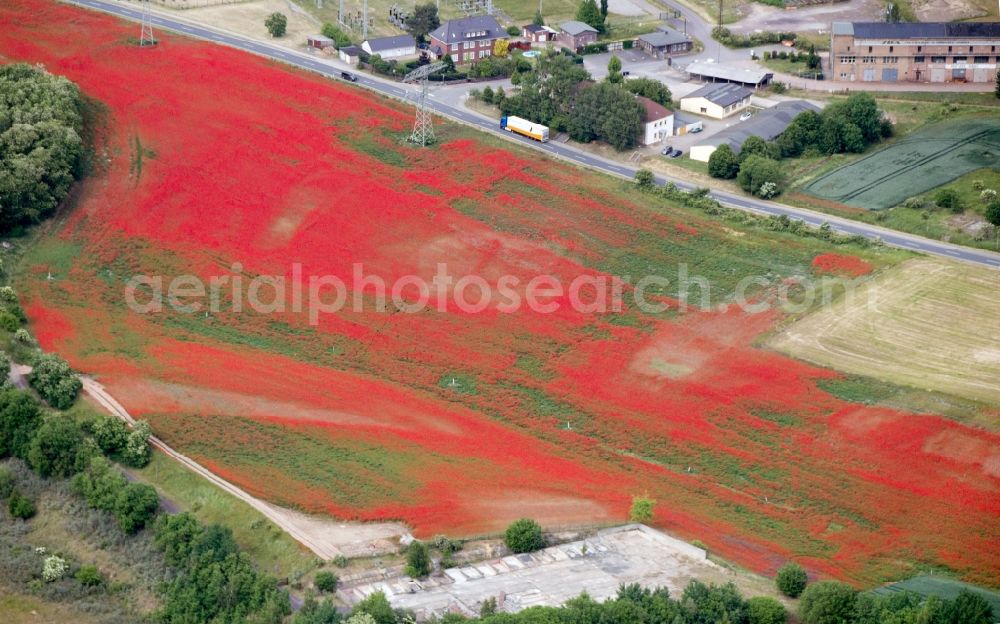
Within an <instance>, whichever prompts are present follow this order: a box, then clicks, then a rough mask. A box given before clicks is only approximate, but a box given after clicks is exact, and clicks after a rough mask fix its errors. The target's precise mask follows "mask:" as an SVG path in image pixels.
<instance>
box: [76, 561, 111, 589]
mask: <svg viewBox="0 0 1000 624" xmlns="http://www.w3.org/2000/svg"><path fill="white" fill-rule="evenodd" d="M73 577H74V578H75V579H76V581H77V582H78V583H80V584H81V585H83V586H84V587H97V586H98V585H100V584H101V583H103V582H104V577H103V576H101V571H100V570H98V569H97V566H92V565H85V566H80V569H79V570H77V571H76V574H74V575H73Z"/></svg>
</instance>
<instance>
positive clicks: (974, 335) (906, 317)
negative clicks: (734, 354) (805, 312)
mask: <svg viewBox="0 0 1000 624" xmlns="http://www.w3.org/2000/svg"><path fill="white" fill-rule="evenodd" d="M998 288H1000V272H997V271H992V270H989V269H981V268H978V267H973V266H969V265H965V264H960V263H955V262H948V261H944V260H932V259H917V260H910V261H908V262H905V263H903V264H901V265H899V266H898V267H895V268H893V269H890V270H889V271H887V272H885V273H883V274H882V275H881V276H879V277H878V278H876V279H874V280H872V281H871V282H868V283H867V284H865V285H864V286H862V287H861V288H860V289H859V290H858V291H857V292H855V293H854V297H853V301H852V300H851V299H850V298H847V297H844V298H841V299H840V300H838V301H836V302H834V304H833V305H830V306H828V307H826V308H825V309H822V310H820V311H818V312H815V313H813V314H810V315H809V316H806V317H805V318H803V319H802V320H800V321H798V322H796V323H794V324H792V325H790V326H789V327H788V328H787V329H786V330H785V331H783V332H781V333H780V334H777V335H776V336H775V337H774V338H773V339H772V340H771V341H770V346H771V347H772V348H774V349H776V350H778V351H782V352H784V353H787V354H790V355H793V356H795V357H798V358H802V359H804V360H807V361H810V362H814V363H816V364H821V365H823V366H829V367H831V368H835V369H837V370H840V371H844V372H848V373H854V374H859V375H867V376H870V377H875V378H878V379H882V380H885V381H889V382H892V383H897V384H903V385H909V386H914V387H917V388H921V389H925V390H936V391H940V392H946V393H950V394H956V395H960V396H964V397H968V398H973V399H978V400H981V401H985V402H988V403H994V404H996V403H1000V305H997V292H998Z"/></svg>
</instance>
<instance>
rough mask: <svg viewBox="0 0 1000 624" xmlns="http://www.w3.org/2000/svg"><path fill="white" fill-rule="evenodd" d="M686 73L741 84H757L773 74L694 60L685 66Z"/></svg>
mask: <svg viewBox="0 0 1000 624" xmlns="http://www.w3.org/2000/svg"><path fill="white" fill-rule="evenodd" d="M686 69H687V73H689V74H692V75H695V76H703V77H707V78H715V79H718V80H728V81H730V82H740V83H743V84H752V85H759V84H762V83H764V82H767V81H768V80H770V79H771V77H772V76H774V74H772V73H771V72H766V71H763V70H754V69H742V68H739V67H731V66H729V65H721V64H719V63H704V62H701V61H695V62H693V63H690V64H689V65H688V66H687V68H686Z"/></svg>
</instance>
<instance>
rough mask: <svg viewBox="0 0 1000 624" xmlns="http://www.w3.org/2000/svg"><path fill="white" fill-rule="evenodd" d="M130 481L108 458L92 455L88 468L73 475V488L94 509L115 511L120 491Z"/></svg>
mask: <svg viewBox="0 0 1000 624" xmlns="http://www.w3.org/2000/svg"><path fill="white" fill-rule="evenodd" d="M127 484H128V481H127V480H126V479H125V475H123V474H122V473H121V471H119V470H118V469H116V468H115V467H114V465H113V464H112V463H111V462H110V461H108V460H107V459H106V458H104V457H101V456H100V455H98V456H96V457H92V458H91V459H90V464H89V465H88V466H87V469H86V470H84V471H83V472H81V473H80V474H78V475H76V476H75V477H73V490H74V491H75V492H76V493H77V494H80V495H81V496H83V498H84V499H85V500H86V501H87V504H88V505H90V506H91V507H93V508H94V509H100V510H101V511H106V512H108V513H113V512H114V509H115V502H116V500H117V498H118V492H119V491H121V490H122V488H124V487H125V486H126V485H127Z"/></svg>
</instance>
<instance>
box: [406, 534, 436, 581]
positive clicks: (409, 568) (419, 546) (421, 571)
mask: <svg viewBox="0 0 1000 624" xmlns="http://www.w3.org/2000/svg"><path fill="white" fill-rule="evenodd" d="M430 573H431V556H430V552H428V550H427V544H425V543H423V542H421V541H420V540H413V541H412V542H410V545H409V546H407V547H406V575H407V576H409V577H410V578H415V579H418V578H423V577H425V576H427V575H428V574H430Z"/></svg>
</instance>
